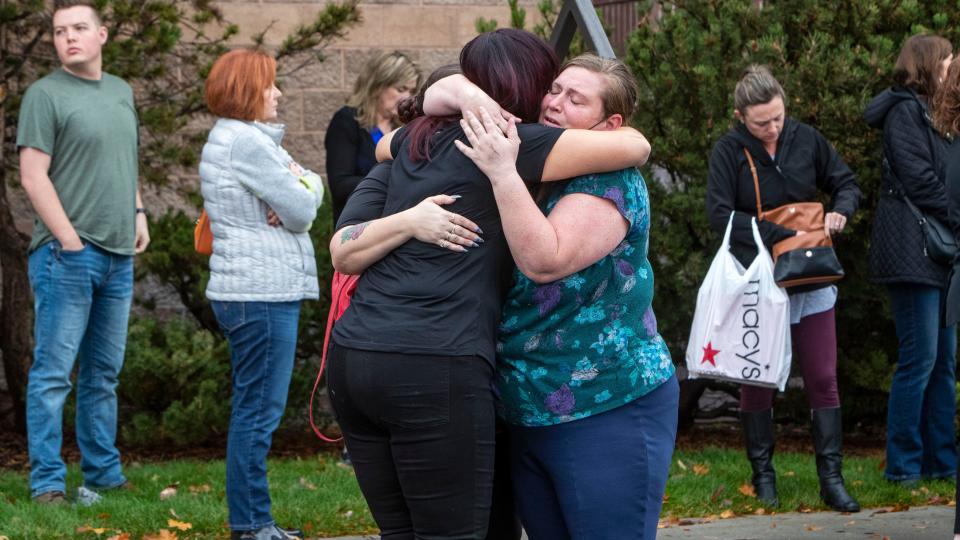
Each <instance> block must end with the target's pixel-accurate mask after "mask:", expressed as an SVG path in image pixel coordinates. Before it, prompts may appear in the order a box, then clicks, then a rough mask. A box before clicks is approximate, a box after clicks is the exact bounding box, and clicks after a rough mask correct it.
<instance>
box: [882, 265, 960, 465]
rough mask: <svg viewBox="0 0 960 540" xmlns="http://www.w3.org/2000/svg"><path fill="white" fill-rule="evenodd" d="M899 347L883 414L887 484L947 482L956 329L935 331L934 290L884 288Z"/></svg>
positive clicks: (952, 452) (953, 456) (952, 460)
mask: <svg viewBox="0 0 960 540" xmlns="http://www.w3.org/2000/svg"><path fill="white" fill-rule="evenodd" d="M888 290H889V292H890V300H891V306H892V308H893V319H894V322H895V323H896V327H897V339H898V340H899V342H900V356H899V359H898V360H897V369H896V371H895V372H894V374H893V383H892V384H891V385H890V401H889V404H888V406H887V407H888V408H887V468H886V471H885V472H884V475H885V476H886V477H887V479H889V480H894V481H902V480H916V479H919V478H921V477H926V478H947V477H952V476H953V475H954V474H955V473H956V470H957V447H956V440H955V438H954V428H953V418H954V415H955V414H956V395H955V394H956V387H955V386H954V385H955V383H956V379H955V375H954V370H955V363H956V352H957V329H956V326H950V327H948V328H943V327H941V326H940V295H941V294H943V291H942V290H941V289H939V288H937V287H930V286H926V285H915V284H897V285H890V286H888Z"/></svg>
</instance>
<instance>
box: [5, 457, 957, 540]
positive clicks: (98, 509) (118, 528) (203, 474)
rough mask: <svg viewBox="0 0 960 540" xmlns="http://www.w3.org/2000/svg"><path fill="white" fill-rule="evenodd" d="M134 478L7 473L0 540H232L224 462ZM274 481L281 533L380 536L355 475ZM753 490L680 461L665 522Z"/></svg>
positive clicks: (739, 473) (874, 473)
mask: <svg viewBox="0 0 960 540" xmlns="http://www.w3.org/2000/svg"><path fill="white" fill-rule="evenodd" d="M775 464H776V467H777V471H778V487H779V491H780V500H781V507H780V508H779V509H778V510H777V511H784V512H786V511H796V510H800V511H807V510H813V511H817V510H826V508H825V507H824V506H823V504H822V503H821V502H820V499H819V496H818V486H817V477H816V470H815V467H814V463H813V456H812V455H807V454H795V453H782V454H778V455H776V458H775ZM126 473H127V476H128V477H129V478H130V480H131V481H132V482H133V483H134V484H135V485H136V491H134V492H117V493H113V492H110V493H106V494H105V495H104V500H103V501H102V502H101V503H99V504H97V505H94V506H91V507H77V506H74V505H69V506H63V507H54V508H51V507H48V506H38V505H35V504H33V503H31V502H30V498H29V491H28V489H27V484H26V476H25V475H24V474H22V473H13V472H9V471H0V493H2V495H3V496H2V498H0V538H2V537H3V536H6V537H8V538H9V539H10V540H14V539H16V540H20V539H35V538H81V539H103V540H106V539H108V538H111V537H118V538H117V540H125V539H127V538H129V539H140V538H143V537H144V536H146V537H147V538H148V539H152V538H162V539H167V540H169V539H171V538H174V536H171V534H176V537H178V538H181V539H183V538H225V537H227V536H228V534H229V531H228V530H227V527H226V519H227V510H226V501H225V499H224V480H223V478H224V466H223V462H221V461H211V462H204V461H195V460H182V461H170V462H164V463H149V464H144V465H138V464H131V465H128V466H127V467H126ZM269 475H270V485H271V493H272V496H273V507H274V517H276V519H277V520H278V522H280V523H281V524H288V525H291V526H299V527H302V528H304V530H306V531H307V532H308V534H309V535H310V536H313V537H326V536H340V535H347V534H361V533H370V532H375V530H376V529H375V527H374V524H373V521H372V520H371V518H370V516H369V513H368V512H367V510H366V505H365V504H364V502H363V498H362V497H361V495H360V492H359V489H358V488H357V485H356V480H355V479H354V476H353V472H352V470H350V469H348V468H345V467H342V466H340V465H338V464H337V462H336V460H335V459H333V458H331V457H328V456H322V457H314V458H306V457H305V458H300V459H282V460H273V461H271V462H270V464H269ZM844 475H845V477H846V479H847V486H848V488H849V489H850V491H851V493H853V495H854V496H855V497H856V498H857V499H859V501H860V503H861V504H862V505H863V506H864V507H865V508H869V507H890V506H900V507H901V508H902V507H903V506H915V505H922V504H946V503H947V502H948V501H950V500H952V499H953V496H954V485H953V483H952V482H949V481H938V482H926V483H923V484H921V485H920V486H918V487H915V488H913V489H908V488H904V487H900V486H897V485H893V484H890V483H888V482H886V481H885V480H884V479H883V471H882V468H881V457H879V456H878V457H852V458H848V459H846V461H845V467H844ZM79 481H80V478H79V472H78V469H77V467H76V466H75V465H72V466H71V467H70V474H69V476H68V483H69V485H70V487H71V489H72V490H73V491H74V492H75V490H76V486H77V484H78V482H79ZM169 486H175V489H176V494H175V495H173V496H170V497H169V498H166V499H161V496H160V494H161V492H162V491H163V490H164V489H165V488H167V487H169ZM748 487H749V466H748V464H747V461H746V458H745V457H744V455H743V451H742V450H738V449H711V448H707V449H703V450H697V451H680V452H677V453H676V454H675V455H674V460H673V465H672V468H671V471H670V482H669V484H668V485H667V501H666V503H665V504H664V512H663V516H664V517H665V518H666V519H676V518H688V517H708V516H717V517H729V516H732V515H740V514H752V513H757V512H758V510H759V509H760V505H759V504H758V503H757V501H756V499H755V498H753V497H750V496H749V495H748V494H745V493H742V492H741V489H742V490H743V491H745V492H747V493H749V489H748ZM763 512H769V509H764V510H763ZM171 520H173V521H171ZM187 524H189V525H190V528H189V529H186V525H187ZM178 527H179V528H178ZM101 529H102V530H101ZM182 529H185V530H182ZM164 530H165V531H167V533H163V532H162V531H164ZM78 531H80V532H78ZM124 533H126V534H127V535H129V536H124V535H123V534H124Z"/></svg>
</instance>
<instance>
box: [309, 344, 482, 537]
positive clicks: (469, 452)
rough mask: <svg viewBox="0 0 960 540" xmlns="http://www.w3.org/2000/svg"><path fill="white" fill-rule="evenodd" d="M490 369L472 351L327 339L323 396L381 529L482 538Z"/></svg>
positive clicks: (394, 534) (403, 534) (393, 534)
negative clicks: (372, 347) (387, 349)
mask: <svg viewBox="0 0 960 540" xmlns="http://www.w3.org/2000/svg"><path fill="white" fill-rule="evenodd" d="M492 376H493V368H492V366H490V363H489V362H487V361H485V360H484V359H482V358H479V357H464V356H419V355H408V354H395V353H382V352H372V351H361V350H356V349H349V348H346V347H339V346H337V345H333V346H332V347H331V350H330V368H329V371H328V373H327V377H328V381H327V388H328V391H329V393H330V402H331V404H332V405H333V411H334V414H335V415H336V418H337V422H338V423H339V424H340V428H341V430H342V431H343V435H344V438H345V440H346V443H347V447H348V448H350V457H351V459H352V460H353V464H354V469H355V470H356V473H357V482H358V483H359V484H360V490H361V491H362V492H363V496H364V498H366V500H367V504H368V505H369V506H370V511H371V512H372V514H373V518H374V519H375V520H376V522H377V525H378V526H379V527H380V535H381V538H383V539H384V540H483V539H484V537H485V535H486V532H487V524H488V519H489V515H490V502H491V496H492V488H493V467H494V419H495V414H494V406H493V393H492V391H491V388H490V383H491V379H492Z"/></svg>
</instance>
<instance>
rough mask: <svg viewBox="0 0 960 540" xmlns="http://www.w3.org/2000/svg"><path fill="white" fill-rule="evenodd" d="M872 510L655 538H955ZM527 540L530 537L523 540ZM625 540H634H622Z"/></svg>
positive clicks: (791, 515) (947, 527) (730, 523)
mask: <svg viewBox="0 0 960 540" xmlns="http://www.w3.org/2000/svg"><path fill="white" fill-rule="evenodd" d="M888 510H889V509H885V508H868V509H866V510H864V511H862V512H859V513H856V514H838V513H836V512H814V513H810V514H800V513H796V512H787V513H783V514H775V515H772V516H746V517H737V518H732V519H719V520H716V521H712V522H709V523H704V522H702V520H694V519H691V520H687V521H681V522H680V523H681V524H665V525H668V526H666V527H664V528H663V529H660V531H659V532H658V533H657V538H658V539H659V540H675V539H678V538H685V539H686V538H697V539H700V540H761V539H762V540H797V539H804V538H809V539H811V540H813V539H815V538H816V539H832V538H839V539H853V538H859V539H861V540H950V539H951V538H953V516H954V507H952V506H921V507H916V508H911V509H909V510H906V511H903V512H890V511H888ZM378 539H379V537H377V536H344V537H340V538H336V539H327V540H378ZM524 539H526V536H524ZM318 540H323V539H318ZM623 540H630V539H629V538H624V539H623Z"/></svg>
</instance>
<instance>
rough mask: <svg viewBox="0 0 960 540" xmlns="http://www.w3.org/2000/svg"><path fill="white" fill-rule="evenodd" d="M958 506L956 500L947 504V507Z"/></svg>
mask: <svg viewBox="0 0 960 540" xmlns="http://www.w3.org/2000/svg"><path fill="white" fill-rule="evenodd" d="M956 505H957V501H956V500H952V501H950V502H948V503H947V506H956Z"/></svg>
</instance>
